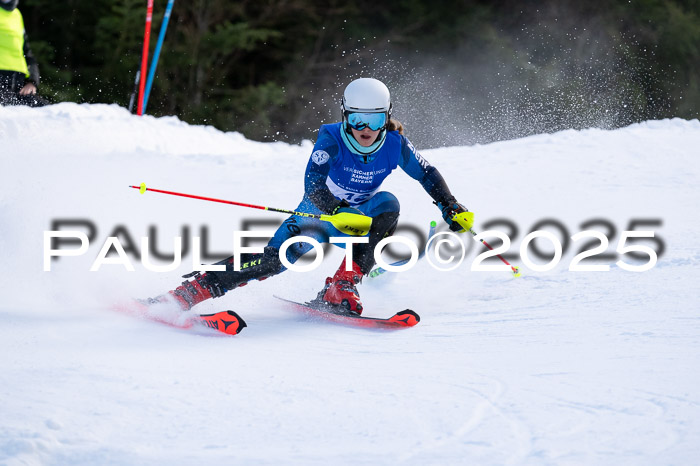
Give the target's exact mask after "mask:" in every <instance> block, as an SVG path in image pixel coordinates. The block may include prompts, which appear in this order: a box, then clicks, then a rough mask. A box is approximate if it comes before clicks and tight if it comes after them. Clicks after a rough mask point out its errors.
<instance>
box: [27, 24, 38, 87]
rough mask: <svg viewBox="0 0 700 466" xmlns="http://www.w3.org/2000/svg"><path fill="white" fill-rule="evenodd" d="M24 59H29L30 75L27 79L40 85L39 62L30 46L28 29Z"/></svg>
mask: <svg viewBox="0 0 700 466" xmlns="http://www.w3.org/2000/svg"><path fill="white" fill-rule="evenodd" d="M24 59H25V60H26V61H27V68H29V77H28V78H27V81H29V82H31V83H34V85H35V86H36V87H39V64H38V63H37V61H36V58H34V54H33V53H32V49H30V48H29V38H28V37H27V32H26V31H25V32H24Z"/></svg>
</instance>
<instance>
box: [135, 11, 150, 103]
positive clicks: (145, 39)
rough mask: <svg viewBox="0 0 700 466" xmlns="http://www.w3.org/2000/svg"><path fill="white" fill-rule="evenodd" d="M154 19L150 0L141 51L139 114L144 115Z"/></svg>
mask: <svg viewBox="0 0 700 466" xmlns="http://www.w3.org/2000/svg"><path fill="white" fill-rule="evenodd" d="M152 20H153V0H148V6H147V7H146V30H145V31H144V33H143V52H142V53H141V81H140V82H139V103H138V107H137V110H136V114H137V115H143V93H144V89H145V88H146V69H147V67H148V46H149V44H150V42H151V22H152Z"/></svg>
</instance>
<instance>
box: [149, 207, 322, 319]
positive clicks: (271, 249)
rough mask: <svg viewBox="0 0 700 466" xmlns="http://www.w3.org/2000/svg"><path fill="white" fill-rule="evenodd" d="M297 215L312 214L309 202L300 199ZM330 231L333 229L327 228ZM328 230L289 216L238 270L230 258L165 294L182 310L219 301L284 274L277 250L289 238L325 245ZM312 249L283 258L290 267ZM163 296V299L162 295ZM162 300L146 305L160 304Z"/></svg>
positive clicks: (298, 246) (303, 246)
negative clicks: (305, 238)
mask: <svg viewBox="0 0 700 466" xmlns="http://www.w3.org/2000/svg"><path fill="white" fill-rule="evenodd" d="M297 210H298V211H300V212H310V213H320V212H316V208H315V207H314V206H313V204H311V202H310V201H308V200H307V199H304V200H303V201H302V203H301V204H300V205H299V206H298V207H297ZM328 225H329V227H330V229H332V228H333V227H332V226H330V224H328ZM329 227H326V226H325V225H324V223H323V222H319V221H318V220H316V219H312V218H308V217H297V216H291V217H289V218H287V220H285V221H284V223H282V225H281V226H280V227H279V228H278V229H277V231H276V232H275V235H274V236H273V237H272V239H271V240H270V242H269V243H268V245H267V246H266V247H265V248H264V252H263V253H262V254H241V267H240V270H238V271H236V270H234V264H233V257H229V258H228V259H225V260H223V261H220V262H217V263H216V264H217V265H225V266H226V270H224V271H220V272H218V271H210V272H206V273H200V272H192V273H190V274H187V275H185V276H184V277H183V278H188V279H189V278H191V279H192V280H186V281H184V282H182V284H181V285H180V286H178V287H177V288H175V289H174V290H172V291H170V292H168V295H169V296H171V297H172V298H174V299H175V301H176V302H177V303H178V304H179V306H180V307H181V308H182V309H183V310H189V309H191V308H192V306H194V305H196V304H199V303H201V302H202V301H204V300H207V299H209V298H219V297H221V296H223V295H224V294H225V293H226V292H228V291H231V290H233V289H235V288H238V287H241V286H244V285H246V284H247V283H248V282H249V281H251V280H265V279H267V278H269V277H272V276H274V275H277V274H279V273H281V272H283V271H285V270H286V268H285V267H284V266H283V265H282V262H281V261H280V259H279V249H280V246H281V245H282V243H284V242H285V241H286V240H287V239H289V238H291V237H293V236H299V235H304V236H310V237H312V238H314V239H316V240H317V241H319V242H328V237H329V231H328V230H329ZM311 248H312V246H311V245H310V244H308V243H301V242H300V243H295V244H293V245H292V246H290V247H289V248H288V249H287V253H286V257H287V260H288V261H289V262H290V263H294V262H296V261H297V260H298V259H299V258H300V257H301V256H303V255H304V254H305V253H306V252H308V251H309V250H310V249H311ZM166 296H167V295H166ZM162 299H163V296H159V297H158V298H155V299H152V300H150V301H156V302H157V301H161V300H162Z"/></svg>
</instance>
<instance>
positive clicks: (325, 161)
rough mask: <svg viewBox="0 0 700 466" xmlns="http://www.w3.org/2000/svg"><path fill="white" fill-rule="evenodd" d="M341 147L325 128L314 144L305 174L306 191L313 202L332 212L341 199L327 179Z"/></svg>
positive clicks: (325, 210)
mask: <svg viewBox="0 0 700 466" xmlns="http://www.w3.org/2000/svg"><path fill="white" fill-rule="evenodd" d="M338 152H339V148H338V144H337V142H336V141H335V140H334V139H333V138H332V137H331V136H330V135H328V134H326V133H325V132H324V131H323V130H322V131H321V133H320V134H319V137H318V141H316V145H315V146H314V151H313V153H312V154H311V158H310V159H309V163H308V165H307V166H306V175H305V176H304V191H305V192H306V195H307V196H308V198H309V199H311V202H313V203H314V205H315V206H316V207H318V208H319V210H321V212H324V213H327V214H330V213H332V212H333V211H334V210H335V209H336V207H338V206H339V205H340V199H338V198H337V197H335V196H334V195H333V193H332V192H331V190H330V189H328V185H326V180H327V179H328V173H330V170H331V166H332V165H333V163H335V162H336V160H337V156H338Z"/></svg>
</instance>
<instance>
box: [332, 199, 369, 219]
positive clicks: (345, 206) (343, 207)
mask: <svg viewBox="0 0 700 466" xmlns="http://www.w3.org/2000/svg"><path fill="white" fill-rule="evenodd" d="M341 212H345V213H348V214H357V215H365V214H363V213H362V212H360V211H359V210H357V209H356V208H354V207H350V203H349V202H348V201H346V200H345V199H343V200H342V201H340V204H338V205H337V206H335V209H333V212H331V215H335V214H339V213H341Z"/></svg>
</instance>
